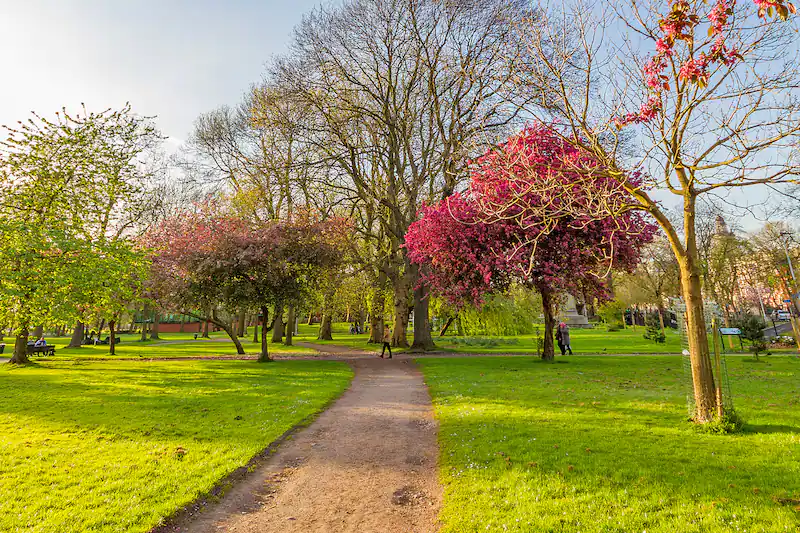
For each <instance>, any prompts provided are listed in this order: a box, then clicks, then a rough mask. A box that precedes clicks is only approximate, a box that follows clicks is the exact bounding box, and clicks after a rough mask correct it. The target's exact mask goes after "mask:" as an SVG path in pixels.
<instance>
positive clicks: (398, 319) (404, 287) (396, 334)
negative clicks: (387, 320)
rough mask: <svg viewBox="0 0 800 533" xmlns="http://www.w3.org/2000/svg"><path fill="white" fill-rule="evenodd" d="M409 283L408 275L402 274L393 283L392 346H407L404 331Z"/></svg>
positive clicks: (408, 302)
mask: <svg viewBox="0 0 800 533" xmlns="http://www.w3.org/2000/svg"><path fill="white" fill-rule="evenodd" d="M409 288H410V283H409V279H408V276H403V277H402V279H401V280H399V281H398V282H397V283H395V285H394V327H393V328H392V346H398V347H401V348H408V339H407V338H406V331H407V330H408V313H409V311H410V305H409V304H410V303H411V302H410V298H409Z"/></svg>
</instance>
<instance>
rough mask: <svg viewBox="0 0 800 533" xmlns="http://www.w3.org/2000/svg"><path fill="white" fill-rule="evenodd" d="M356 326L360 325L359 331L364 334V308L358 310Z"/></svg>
mask: <svg viewBox="0 0 800 533" xmlns="http://www.w3.org/2000/svg"><path fill="white" fill-rule="evenodd" d="M356 324H358V331H360V332H361V333H364V309H363V308H361V309H359V310H358V319H357V321H356Z"/></svg>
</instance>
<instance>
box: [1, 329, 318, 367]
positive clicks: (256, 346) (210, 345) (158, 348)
mask: <svg viewBox="0 0 800 533" xmlns="http://www.w3.org/2000/svg"><path fill="white" fill-rule="evenodd" d="M106 336H107V335H105V336H103V338H105V337H106ZM160 337H161V340H158V341H150V340H148V341H145V342H142V341H140V336H139V335H121V336H120V338H121V339H122V342H120V343H119V344H117V345H116V346H115V351H116V356H115V357H118V358H125V357H142V358H148V357H203V356H206V357H216V356H235V355H236V347H235V346H234V345H233V342H231V340H230V339H229V338H228V336H227V335H226V334H225V333H224V332H216V333H212V334H211V335H210V337H211V339H210V340H209V339H196V340H195V339H194V336H193V335H192V334H189V333H162V334H161V335H160ZM45 338H46V340H47V343H48V344H52V345H53V346H55V347H56V355H55V357H56V358H57V359H59V358H68V359H73V358H76V357H77V358H87V357H88V358H94V357H102V358H111V356H109V355H108V346H107V345H96V346H81V347H80V348H65V347H66V345H67V344H69V338H68V337H55V338H54V337H45ZM240 340H241V342H242V347H243V348H244V350H245V352H247V354H249V355H257V354H258V353H259V352H260V351H261V344H260V343H254V342H253V339H252V337H251V338H249V339H246V338H243V339H240ZM5 342H6V350H5V353H4V354H3V355H2V356H0V357H3V356H4V357H10V356H9V355H8V353H9V352H10V351H12V350H13V346H12V345H11V342H12V341H11V340H10V339H6V341H5ZM269 351H270V354H274V355H309V354H314V353H316V350H313V349H311V348H303V347H301V346H284V345H283V344H280V343H274V344H273V343H270V345H269ZM35 359H36V360H39V357H38V356H37V357H36V358H35Z"/></svg>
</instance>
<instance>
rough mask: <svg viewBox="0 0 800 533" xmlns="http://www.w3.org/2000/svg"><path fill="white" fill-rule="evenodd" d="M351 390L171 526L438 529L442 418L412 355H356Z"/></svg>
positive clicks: (199, 529)
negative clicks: (218, 495)
mask: <svg viewBox="0 0 800 533" xmlns="http://www.w3.org/2000/svg"><path fill="white" fill-rule="evenodd" d="M350 364H351V365H352V366H353V368H354V370H355V377H354V378H353V383H352V385H351V387H350V389H348V391H347V392H345V394H344V395H343V396H342V397H341V398H340V399H339V400H338V401H337V402H336V403H334V404H333V405H332V406H331V407H330V408H329V409H328V410H327V411H325V412H324V413H322V414H321V415H320V417H319V418H318V419H317V420H316V421H315V422H314V423H313V424H311V425H310V426H309V427H308V428H306V429H304V430H303V431H301V432H300V433H298V434H296V435H295V436H294V438H293V439H292V440H290V441H288V442H286V443H285V444H283V445H282V446H281V447H280V448H279V449H278V451H277V452H276V453H275V455H274V456H273V457H272V458H271V459H270V460H269V461H268V462H267V463H266V464H265V465H263V466H261V467H260V468H259V470H257V471H256V472H255V473H254V474H253V475H251V476H248V477H247V478H246V479H245V480H244V481H242V482H240V483H238V484H237V485H236V486H234V487H233V488H232V489H231V490H229V491H228V493H227V494H226V496H225V497H224V498H223V500H222V501H221V502H220V503H219V504H217V505H215V506H214V507H212V508H209V509H207V510H205V511H204V512H202V513H200V514H199V515H197V516H195V518H194V520H193V521H191V522H188V523H185V524H180V525H179V526H178V527H176V528H175V529H173V531H184V532H192V533H206V532H209V533H210V532H214V533H216V532H219V531H235V532H259V533H268V532H359V533H366V532H380V533H394V532H398V533H399V532H402V533H409V532H414V533H423V532H432V531H436V530H437V529H438V528H437V524H436V516H437V512H438V510H439V504H440V501H441V487H440V486H439V484H438V481H437V466H436V465H437V456H438V450H437V443H436V431H437V426H436V423H435V421H434V419H433V411H432V408H431V401H430V397H429V395H428V392H427V389H426V388H425V385H424V383H423V381H422V376H421V374H420V373H419V372H418V370H417V369H416V367H415V366H414V364H413V362H411V361H409V360H396V359H394V360H388V359H386V360H381V359H379V358H370V359H364V358H361V359H355V360H351V361H350Z"/></svg>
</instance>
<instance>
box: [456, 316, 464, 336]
mask: <svg viewBox="0 0 800 533" xmlns="http://www.w3.org/2000/svg"><path fill="white" fill-rule="evenodd" d="M456 333H458V336H459V337H463V336H464V323H463V322H462V321H461V315H456Z"/></svg>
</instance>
